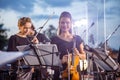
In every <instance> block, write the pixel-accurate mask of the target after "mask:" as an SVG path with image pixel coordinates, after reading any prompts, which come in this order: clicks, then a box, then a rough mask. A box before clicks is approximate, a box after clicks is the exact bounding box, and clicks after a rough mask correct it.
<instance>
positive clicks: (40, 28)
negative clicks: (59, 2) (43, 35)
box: [35, 12, 54, 37]
mask: <svg viewBox="0 0 120 80" xmlns="http://www.w3.org/2000/svg"><path fill="white" fill-rule="evenodd" d="M53 14H54V12H53ZM53 14H52V15H50V16H49V18H48V19H47V21H46V22H45V23H44V24H43V25H42V27H39V28H38V29H39V31H38V33H40V31H41V30H42V28H43V27H44V26H45V25H46V24H47V22H48V21H49V20H50V18H51V17H52V16H53ZM38 33H37V34H36V35H35V37H37V35H38Z"/></svg>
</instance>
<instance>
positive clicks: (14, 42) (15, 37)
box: [7, 33, 49, 51]
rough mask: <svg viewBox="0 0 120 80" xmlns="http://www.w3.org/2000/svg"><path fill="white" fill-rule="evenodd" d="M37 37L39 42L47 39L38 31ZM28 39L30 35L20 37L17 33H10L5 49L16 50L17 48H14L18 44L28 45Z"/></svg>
mask: <svg viewBox="0 0 120 80" xmlns="http://www.w3.org/2000/svg"><path fill="white" fill-rule="evenodd" d="M37 38H38V40H39V42H43V43H45V42H48V41H49V40H48V39H47V38H46V37H45V35H43V34H41V33H39V34H38V35H37ZM30 40H31V38H30V37H27V38H25V37H20V36H18V35H16V34H15V35H12V36H11V37H10V39H9V42H8V49H7V51H18V49H17V48H16V47H17V46H20V45H28V44H30Z"/></svg>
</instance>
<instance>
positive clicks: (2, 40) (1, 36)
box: [0, 23, 8, 50]
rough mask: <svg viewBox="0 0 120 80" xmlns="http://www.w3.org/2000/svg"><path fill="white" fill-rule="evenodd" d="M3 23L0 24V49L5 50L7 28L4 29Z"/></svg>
mask: <svg viewBox="0 0 120 80" xmlns="http://www.w3.org/2000/svg"><path fill="white" fill-rule="evenodd" d="M3 25H4V24H3V23H1V24H0V50H4V47H5V46H6V45H7V41H8V39H7V33H6V31H7V29H3Z"/></svg>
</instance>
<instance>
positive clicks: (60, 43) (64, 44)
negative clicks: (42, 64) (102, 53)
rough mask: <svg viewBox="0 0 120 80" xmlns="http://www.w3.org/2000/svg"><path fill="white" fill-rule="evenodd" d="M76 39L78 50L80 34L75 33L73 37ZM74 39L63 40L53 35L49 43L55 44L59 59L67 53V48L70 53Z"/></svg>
mask: <svg viewBox="0 0 120 80" xmlns="http://www.w3.org/2000/svg"><path fill="white" fill-rule="evenodd" d="M74 38H75V41H76V48H77V49H78V50H79V51H80V44H81V43H82V42H83V40H82V39H81V37H80V36H78V35H76V36H75V37H74ZM73 42H74V41H70V42H69V41H65V40H63V39H60V38H59V37H58V36H54V37H52V38H51V43H52V44H56V45H57V48H58V51H59V52H60V59H62V57H63V56H64V55H66V54H68V53H67V50H68V51H69V52H70V53H71V52H72V50H73V44H74V43H73Z"/></svg>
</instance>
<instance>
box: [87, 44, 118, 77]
mask: <svg viewBox="0 0 120 80" xmlns="http://www.w3.org/2000/svg"><path fill="white" fill-rule="evenodd" d="M85 51H86V53H87V54H88V55H89V56H90V57H91V58H92V60H93V62H95V64H96V66H97V69H98V68H100V69H101V70H102V72H101V71H99V72H95V73H96V74H100V75H99V76H100V77H101V74H102V73H103V74H105V75H107V76H105V77H106V78H108V75H111V74H112V76H114V77H111V78H115V72H116V71H117V70H118V69H119V66H118V64H117V63H116V62H115V61H114V60H113V59H112V58H111V57H110V56H109V55H107V53H105V52H104V51H103V50H101V49H98V48H91V47H89V46H88V45H86V46H85ZM97 71H98V70H97ZM93 73H94V72H93ZM101 78H103V77H101Z"/></svg>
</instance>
